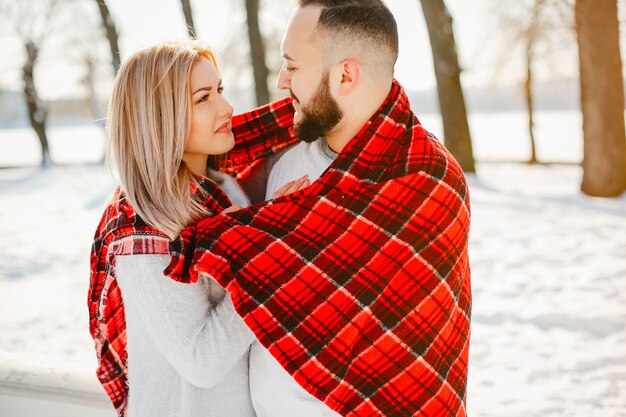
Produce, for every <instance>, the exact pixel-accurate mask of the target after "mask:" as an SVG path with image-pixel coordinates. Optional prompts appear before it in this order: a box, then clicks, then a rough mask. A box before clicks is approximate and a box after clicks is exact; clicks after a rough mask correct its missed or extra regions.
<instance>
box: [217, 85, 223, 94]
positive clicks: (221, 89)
mask: <svg viewBox="0 0 626 417" xmlns="http://www.w3.org/2000/svg"><path fill="white" fill-rule="evenodd" d="M217 92H218V93H219V94H222V93H223V92H224V87H223V86H219V87H217Z"/></svg>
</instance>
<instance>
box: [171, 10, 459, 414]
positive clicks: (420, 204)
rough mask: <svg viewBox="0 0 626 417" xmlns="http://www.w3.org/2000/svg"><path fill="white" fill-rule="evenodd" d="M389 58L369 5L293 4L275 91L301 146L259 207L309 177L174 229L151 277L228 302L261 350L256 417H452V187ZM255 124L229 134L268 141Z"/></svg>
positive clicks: (391, 32) (381, 19)
mask: <svg viewBox="0 0 626 417" xmlns="http://www.w3.org/2000/svg"><path fill="white" fill-rule="evenodd" d="M397 51H398V39H397V29H396V25H395V21H394V19H393V16H392V15H391V13H390V12H389V10H388V9H387V8H386V7H385V6H384V5H383V4H382V3H381V2H380V1H376V0H370V1H365V0H361V1H358V0H344V1H342V0H334V1H332V0H300V3H299V7H298V8H297V9H296V11H295V12H294V14H293V16H292V18H291V20H290V23H289V27H288V29H287V32H286V34H285V37H284V39H283V44H282V52H283V56H284V58H285V64H284V66H283V69H282V70H281V74H280V78H279V81H278V86H279V87H280V88H282V89H285V90H288V91H289V92H290V95H291V97H292V99H293V107H294V109H295V114H294V116H293V121H294V125H293V128H294V130H295V133H296V134H297V136H298V137H299V138H301V139H303V141H304V143H301V144H299V145H296V146H295V147H293V148H291V149H290V150H289V151H287V153H285V154H284V155H283V156H282V158H281V159H280V160H279V161H278V162H277V163H276V164H275V166H274V167H273V169H272V171H271V173H270V176H269V180H268V188H267V190H266V192H267V194H268V195H271V193H272V190H273V189H274V188H276V186H277V185H280V184H282V183H284V182H285V181H288V180H290V179H294V178H299V177H301V176H302V175H304V174H308V175H309V176H310V177H311V179H312V180H315V179H316V178H315V177H317V176H320V174H321V176H320V178H319V179H317V181H315V182H313V184H312V185H311V186H310V187H308V188H306V189H304V190H301V191H299V192H296V193H294V194H291V195H289V196H287V197H282V198H279V199H276V200H273V201H270V202H269V203H264V204H259V205H255V206H253V207H250V208H247V209H244V210H241V211H239V212H236V213H234V214H232V215H231V216H232V217H228V216H216V217H214V218H212V219H207V220H204V221H202V222H200V223H198V224H197V225H196V226H195V227H191V228H188V229H187V230H186V231H185V232H183V234H182V240H181V242H179V243H180V244H181V245H182V246H181V248H179V249H178V250H179V251H180V253H179V254H178V256H175V258H174V260H173V262H172V265H170V267H169V268H168V270H167V271H166V273H167V274H168V275H170V276H171V277H172V278H174V279H177V280H180V281H193V280H194V279H197V273H207V274H209V275H211V276H212V277H214V278H215V279H216V280H217V281H218V282H219V283H220V284H222V285H223V286H224V287H225V288H227V289H228V290H229V291H230V292H231V294H232V298H233V302H234V303H235V306H236V308H237V310H238V312H239V313H240V314H241V315H242V317H243V318H244V320H245V321H246V323H247V324H248V326H249V327H250V328H251V329H252V330H253V331H254V332H255V334H256V335H257V338H258V339H259V341H260V343H261V344H262V345H263V346H264V347H261V346H253V350H252V352H251V363H250V378H251V394H252V397H253V403H254V406H255V409H256V411H257V413H258V415H259V417H264V416H266V415H267V416H269V415H271V416H283V415H298V416H303V415H304V416H312V415H316V416H317V415H329V416H330V415H337V413H338V414H340V415H354V416H362V415H381V414H382V415H420V416H432V415H441V416H444V415H445V416H465V415H466V411H465V397H466V383H467V359H468V348H469V314H470V305H471V291H470V274H469V263H468V256H467V239H468V233H469V196H468V193H467V184H466V182H465V178H464V176H463V173H462V171H461V169H460V167H459V166H458V164H457V163H456V161H454V159H453V158H452V156H451V155H450V154H449V153H448V152H447V151H446V150H445V148H444V147H443V146H442V145H441V144H440V143H439V142H438V141H437V140H436V139H434V138H433V137H432V136H431V135H430V134H428V133H427V132H426V131H425V130H424V129H423V128H422V127H421V126H420V125H419V122H418V121H417V118H416V117H415V115H413V114H412V112H411V111H410V108H409V103H408V100H407V98H406V95H405V94H404V92H403V90H402V87H401V86H400V85H399V84H398V83H397V82H396V81H394V79H393V67H394V64H395V61H396V57H397ZM270 107H271V106H270ZM279 108H282V107H279ZM270 110H272V109H271V108H270V109H269V110H268V111H265V112H263V111H262V112H261V114H259V115H257V117H254V118H252V119H246V120H245V121H244V123H242V122H241V121H239V123H238V127H237V128H235V133H236V134H237V132H238V131H239V132H242V131H246V130H255V131H257V132H258V133H260V134H264V135H268V136H270V137H272V136H276V135H279V136H280V135H284V134H285V132H286V131H287V129H288V127H289V126H287V125H288V124H284V123H283V124H282V125H280V126H277V125H276V123H274V125H272V122H273V121H274V119H272V117H271V115H272V111H270ZM275 111H276V110H275V109H274V112H275ZM259 126H261V127H260V128H259ZM267 126H269V127H267ZM192 257H193V267H192V268H191V270H190V269H189V266H190V263H191V261H192V259H191V258H192ZM188 272H190V275H188ZM268 352H269V355H268ZM277 363H279V364H280V365H281V367H280V368H279V367H277V366H276V364H277ZM283 368H284V371H285V372H283ZM287 373H288V374H289V375H290V377H291V378H292V379H290V378H289V377H288V378H285V376H286V374H287ZM293 381H295V382H297V383H298V385H295V384H293ZM301 388H303V389H301ZM313 397H314V398H313ZM316 399H317V400H316Z"/></svg>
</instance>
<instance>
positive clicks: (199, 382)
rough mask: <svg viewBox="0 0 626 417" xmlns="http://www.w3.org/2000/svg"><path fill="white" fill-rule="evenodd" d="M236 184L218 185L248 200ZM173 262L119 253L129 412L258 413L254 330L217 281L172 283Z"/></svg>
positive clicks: (240, 416) (150, 416) (232, 416)
mask: <svg viewBox="0 0 626 417" xmlns="http://www.w3.org/2000/svg"><path fill="white" fill-rule="evenodd" d="M231 181H232V180H230V179H227V183H226V184H220V186H221V187H222V188H223V189H225V191H226V193H227V194H228V195H229V197H231V200H233V201H237V204H241V203H242V202H243V203H244V204H245V202H244V201H242V200H241V198H239V197H241V196H237V195H234V196H233V193H235V194H236V193H237V192H241V190H240V189H238V188H237V189H235V190H234V191H233V189H232V187H233V184H232V183H231ZM244 200H245V197H244ZM242 205H243V204H242ZM169 261H170V257H169V256H163V255H126V256H117V257H116V258H115V272H116V278H117V281H118V284H119V287H120V289H121V292H122V298H123V300H124V308H125V315H126V332H127V352H128V385H129V394H128V395H129V398H128V417H144V416H145V417H161V416H162V417H173V416H185V417H213V416H215V417H218V416H219V417H222V416H229V417H254V416H255V413H254V409H253V407H252V403H251V400H250V387H249V379H248V360H249V349H250V344H251V343H252V341H253V340H254V339H255V337H254V334H253V333H252V331H250V329H249V328H248V327H247V326H246V325H245V323H244V322H243V320H242V319H241V317H240V316H239V315H238V314H237V312H236V311H235V309H234V307H233V304H232V301H231V299H230V294H228V293H227V292H226V291H225V290H224V289H223V288H222V287H220V286H219V284H217V282H215V281H214V280H213V279H211V278H208V277H206V276H202V277H200V279H199V280H198V282H197V283H195V284H181V283H178V282H176V281H173V280H171V279H169V278H167V277H165V276H164V275H163V270H164V269H165V267H166V266H167V265H168V263H169Z"/></svg>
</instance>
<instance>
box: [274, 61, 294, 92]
mask: <svg viewBox="0 0 626 417" xmlns="http://www.w3.org/2000/svg"><path fill="white" fill-rule="evenodd" d="M276 87H277V88H278V89H279V90H289V89H290V88H291V80H290V77H289V74H287V71H285V68H284V67H283V68H282V69H281V70H280V72H279V73H278V81H277V82H276Z"/></svg>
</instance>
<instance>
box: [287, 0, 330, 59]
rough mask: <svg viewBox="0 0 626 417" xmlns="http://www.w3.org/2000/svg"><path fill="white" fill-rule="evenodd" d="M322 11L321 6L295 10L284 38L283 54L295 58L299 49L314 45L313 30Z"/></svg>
mask: <svg viewBox="0 0 626 417" xmlns="http://www.w3.org/2000/svg"><path fill="white" fill-rule="evenodd" d="M321 11H322V8H321V7H319V6H306V7H298V8H297V9H296V10H295V11H294V12H293V14H292V15H291V18H290V19H289V24H288V26H287V31H286V32H285V37H284V38H283V44H282V50H283V54H286V55H288V56H290V57H292V58H293V57H295V56H297V51H298V50H301V49H302V48H308V47H311V46H312V45H311V39H312V35H313V31H314V30H315V27H316V26H317V21H318V20H319V16H320V12H321Z"/></svg>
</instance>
